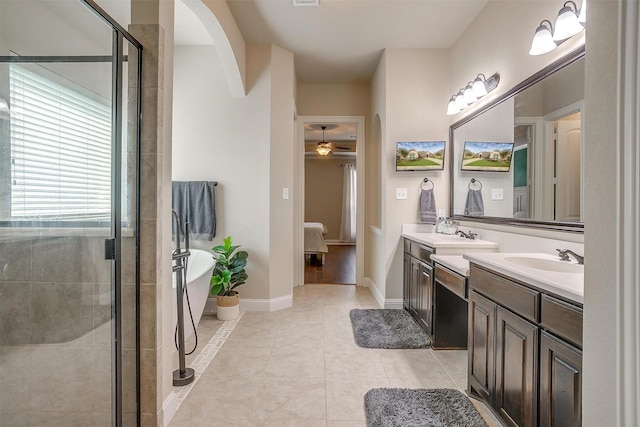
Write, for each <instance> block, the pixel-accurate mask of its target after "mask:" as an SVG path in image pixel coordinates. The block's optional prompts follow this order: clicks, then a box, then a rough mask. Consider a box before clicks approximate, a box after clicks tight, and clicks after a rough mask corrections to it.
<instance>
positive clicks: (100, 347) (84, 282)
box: [0, 236, 136, 426]
mask: <svg viewBox="0 0 640 427" xmlns="http://www.w3.org/2000/svg"><path fill="white" fill-rule="evenodd" d="M134 243H135V242H134V240H133V238H125V239H124V240H123V251H124V254H123V255H124V256H123V260H124V265H123V278H125V280H124V281H123V282H126V283H123V297H122V300H123V346H124V348H125V349H126V350H125V355H124V357H123V371H124V378H125V382H124V384H123V393H124V399H123V404H124V411H125V413H126V415H125V421H126V422H125V425H135V409H136V408H135V378H136V377H135V285H134V284H135V253H134V247H135V246H134ZM111 300H112V296H111V261H105V259H104V237H93V236H91V237H87V236H72V237H45V238H40V237H38V238H22V239H20V238H3V239H2V240H0V357H1V360H0V424H1V425H11V426H23V425H24V426H34V425H69V426H71V425H93V426H103V425H104V426H110V425H111V401H112V399H111V388H112V351H113V350H112V342H113V340H112V326H113V325H112V321H111V317H112V306H111Z"/></svg>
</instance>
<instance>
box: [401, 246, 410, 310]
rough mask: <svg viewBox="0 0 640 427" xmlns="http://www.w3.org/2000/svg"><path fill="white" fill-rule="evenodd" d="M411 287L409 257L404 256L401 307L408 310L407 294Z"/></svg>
mask: <svg viewBox="0 0 640 427" xmlns="http://www.w3.org/2000/svg"><path fill="white" fill-rule="evenodd" d="M410 285H411V257H410V256H409V255H408V254H407V253H405V254H404V268H403V272H402V306H403V307H404V308H405V309H407V310H409V294H410V289H411V287H410Z"/></svg>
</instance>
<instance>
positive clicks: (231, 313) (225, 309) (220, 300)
mask: <svg viewBox="0 0 640 427" xmlns="http://www.w3.org/2000/svg"><path fill="white" fill-rule="evenodd" d="M216 303H217V317H218V320H233V319H235V318H237V317H238V316H239V315H240V298H238V294H236V295H233V296H228V297H227V296H216Z"/></svg>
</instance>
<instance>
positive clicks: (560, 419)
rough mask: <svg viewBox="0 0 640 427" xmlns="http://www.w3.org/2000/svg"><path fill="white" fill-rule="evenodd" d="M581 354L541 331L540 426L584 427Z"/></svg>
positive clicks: (565, 343)
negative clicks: (581, 426) (582, 426)
mask: <svg viewBox="0 0 640 427" xmlns="http://www.w3.org/2000/svg"><path fill="white" fill-rule="evenodd" d="M581 401H582V352H581V351H580V350H578V349H577V348H575V347H573V346H572V345H570V344H568V343H567V342H565V341H563V340H560V339H558V338H556V337H554V336H553V335H551V334H549V333H547V332H546V331H542V336H541V339H540V426H567V427H577V426H580V425H582V405H581Z"/></svg>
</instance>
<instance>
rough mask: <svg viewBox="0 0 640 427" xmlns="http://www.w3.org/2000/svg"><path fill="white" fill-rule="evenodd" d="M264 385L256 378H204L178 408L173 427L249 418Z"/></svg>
mask: <svg viewBox="0 0 640 427" xmlns="http://www.w3.org/2000/svg"><path fill="white" fill-rule="evenodd" d="M261 384H262V380H261V379H260V378H256V377H225V378H224V379H221V378H220V377H217V378H214V377H212V376H208V377H205V376H203V377H202V378H201V379H200V381H198V383H197V384H196V385H195V386H194V387H193V389H192V390H191V393H189V396H188V398H187V399H185V401H184V403H182V405H181V406H180V408H179V409H178V412H177V413H176V415H175V417H174V419H173V422H172V424H171V426H172V427H173V426H180V425H203V426H204V425H208V424H206V423H207V422H209V421H213V420H217V419H223V420H233V419H238V418H246V417H248V416H249V414H250V413H251V411H252V410H253V407H254V405H255V401H256V395H257V390H258V389H259V388H260V386H261ZM189 422H191V423H193V424H188V423H189ZM238 425H241V424H238Z"/></svg>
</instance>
